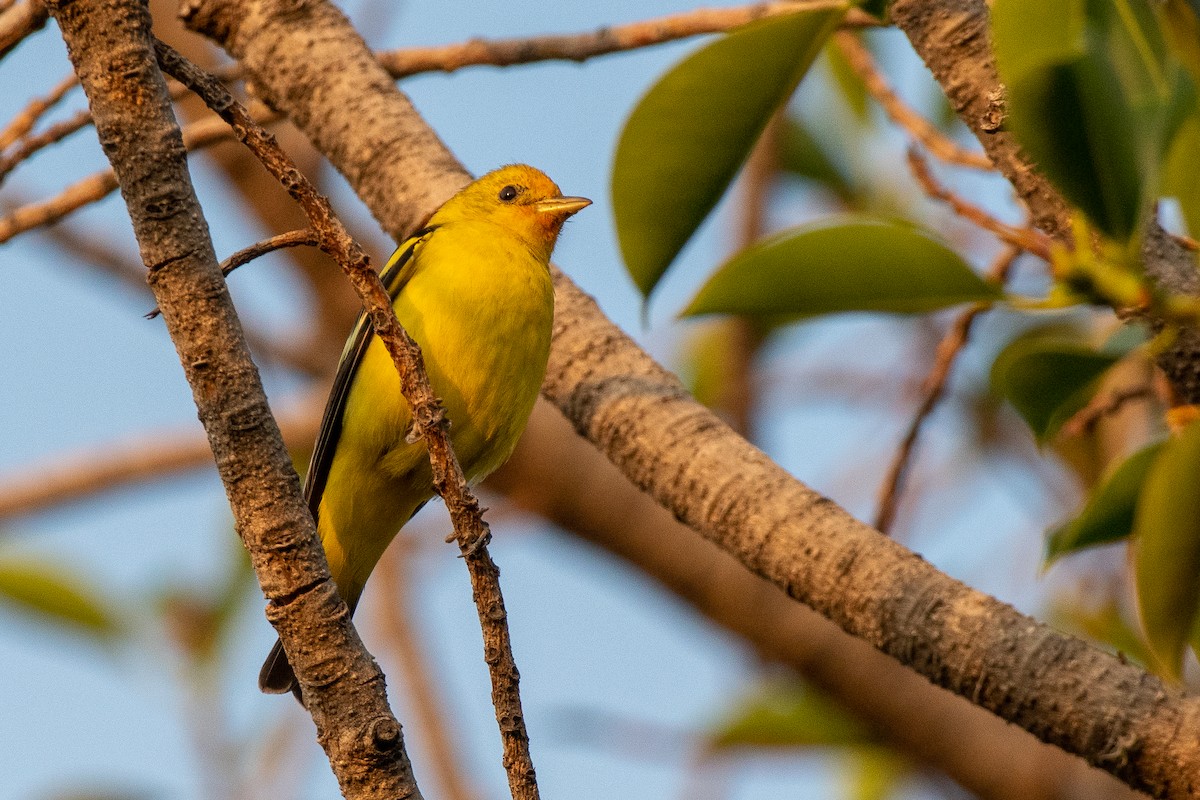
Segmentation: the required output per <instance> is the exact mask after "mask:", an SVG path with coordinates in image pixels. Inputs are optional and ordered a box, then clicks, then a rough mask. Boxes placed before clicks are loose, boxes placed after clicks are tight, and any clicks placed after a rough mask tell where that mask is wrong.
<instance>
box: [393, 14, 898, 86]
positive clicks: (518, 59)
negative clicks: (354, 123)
mask: <svg viewBox="0 0 1200 800" xmlns="http://www.w3.org/2000/svg"><path fill="white" fill-rule="evenodd" d="M840 5H842V3H841V2H840V0H838V1H836V2H831V0H794V1H793V2H775V3H756V4H753V5H747V6H738V7H736V8H700V9H696V10H694V11H686V12H684V13H682V14H672V15H670V16H665V17H659V18H657V19H648V20H642V21H639V22H631V23H629V24H627V25H612V26H608V27H604V28H600V29H598V30H596V31H591V32H588V33H574V34H561V35H554V36H532V37H520V38H513V39H471V40H469V41H466V42H460V43H456V44H449V45H441V46H438V47H413V48H406V49H404V50H391V51H386V52H381V53H378V54H377V58H378V59H379V63H381V64H383V66H384V69H386V70H387V71H388V72H389V73H390V74H391V75H392V76H393V77H395V78H404V77H407V76H410V75H415V74H417V73H421V72H454V71H455V70H459V69H462V68H463V67H471V66H493V67H507V66H513V65H516V64H531V63H535V62H539V61H576V62H582V61H587V60H588V59H590V58H595V57H596V56H603V55H608V54H610V53H619V52H624V51H626V50H636V49H638V48H641V47H650V46H652V45H656V44H663V43H665V42H673V41H676V40H678V39H686V38H688V37H691V36H699V35H701V34H705V33H720V32H722V31H727V30H729V29H730V28H736V27H737V26H739V25H745V24H746V23H748V22H753V21H754V20H757V19H763V18H764V17H774V16H779V15H781V14H794V13H796V12H797V11H803V10H813V9H828V8H835V7H837V6H840ZM843 24H844V25H848V26H853V27H870V26H876V25H878V24H879V21H878V20H877V19H875V18H874V17H872V16H871V15H870V14H866V13H864V12H862V11H861V10H859V9H851V10H850V11H849V12H848V13H847V14H846V18H845V22H844V23H843Z"/></svg>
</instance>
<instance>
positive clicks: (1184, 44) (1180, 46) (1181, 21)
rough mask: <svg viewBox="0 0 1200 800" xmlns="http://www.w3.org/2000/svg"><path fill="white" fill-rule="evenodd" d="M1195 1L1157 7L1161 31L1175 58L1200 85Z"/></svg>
mask: <svg viewBox="0 0 1200 800" xmlns="http://www.w3.org/2000/svg"><path fill="white" fill-rule="evenodd" d="M1197 5H1198V4H1197V3H1196V2H1195V0H1165V2H1163V3H1160V4H1159V5H1158V12H1159V15H1160V18H1161V19H1162V26H1161V27H1162V31H1163V34H1164V35H1165V36H1166V39H1167V43H1168V44H1169V45H1170V46H1171V50H1173V51H1174V53H1175V56H1176V57H1177V58H1178V59H1179V61H1180V62H1181V63H1182V64H1183V65H1184V66H1185V67H1186V68H1187V70H1188V71H1189V72H1190V73H1191V74H1192V80H1193V81H1194V82H1197V83H1200V8H1198V7H1197Z"/></svg>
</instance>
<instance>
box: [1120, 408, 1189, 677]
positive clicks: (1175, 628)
mask: <svg viewBox="0 0 1200 800" xmlns="http://www.w3.org/2000/svg"><path fill="white" fill-rule="evenodd" d="M1197 486H1200V424H1197V423H1192V424H1191V425H1189V426H1188V427H1187V428H1185V429H1184V431H1183V432H1182V433H1181V434H1179V435H1178V436H1175V437H1173V438H1172V439H1170V440H1169V441H1167V442H1166V443H1165V444H1164V446H1163V448H1162V452H1161V453H1160V454H1159V456H1158V458H1157V459H1156V460H1155V462H1154V464H1153V465H1152V466H1151V468H1150V472H1149V475H1147V476H1146V482H1145V485H1144V486H1143V487H1142V495H1141V498H1140V499H1139V500H1138V506H1137V517H1136V522H1135V524H1134V563H1133V567H1134V577H1135V579H1136V582H1137V596H1138V608H1139V611H1140V612H1141V617H1142V626H1143V627H1144V628H1145V630H1146V638H1147V640H1148V642H1149V644H1150V650H1151V652H1152V653H1153V655H1154V658H1155V660H1156V662H1157V664H1158V666H1159V667H1160V669H1161V670H1162V671H1163V672H1164V673H1165V674H1167V675H1170V676H1172V677H1175V678H1178V677H1179V674H1180V670H1181V669H1182V665H1183V648H1184V645H1185V644H1186V643H1187V642H1188V640H1189V637H1190V636H1191V633H1192V630H1193V627H1194V626H1195V624H1196V622H1197V610H1198V608H1200V492H1198V491H1197V490H1196V487H1197Z"/></svg>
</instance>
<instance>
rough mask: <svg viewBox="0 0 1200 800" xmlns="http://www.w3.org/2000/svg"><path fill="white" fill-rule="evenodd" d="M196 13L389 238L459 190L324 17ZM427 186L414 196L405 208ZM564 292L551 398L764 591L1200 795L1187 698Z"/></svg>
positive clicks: (409, 116) (373, 71)
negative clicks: (839, 490)
mask: <svg viewBox="0 0 1200 800" xmlns="http://www.w3.org/2000/svg"><path fill="white" fill-rule="evenodd" d="M186 8H187V17H186V19H187V20H188V22H189V25H191V26H192V27H194V28H196V29H198V30H200V31H202V32H204V33H207V34H208V35H211V36H213V37H214V38H215V39H216V40H217V41H218V42H219V43H220V44H222V46H224V47H225V48H226V49H227V50H228V51H229V52H230V53H231V54H232V55H233V56H234V57H235V58H237V59H238V60H239V61H240V62H241V63H242V65H243V67H244V68H245V69H246V70H247V72H248V73H249V74H251V75H253V76H254V81H255V85H256V86H257V87H259V90H260V91H261V92H262V93H263V95H264V96H265V97H267V98H268V99H269V100H270V102H272V103H273V104H274V105H276V106H277V107H278V108H279V109H280V110H281V111H283V112H284V113H286V114H287V115H288V116H289V117H291V118H292V119H293V120H294V121H296V122H297V124H298V125H299V126H300V127H301V128H302V129H303V130H305V132H306V133H307V134H308V136H309V138H310V139H311V140H312V141H313V142H314V143H315V144H316V146H317V147H318V149H321V150H322V151H324V152H325V153H326V154H327V155H328V156H329V157H330V159H331V161H332V162H333V164H334V166H335V167H336V168H337V169H339V170H340V171H341V172H342V173H343V174H344V175H346V177H347V178H348V179H349V180H350V182H351V185H352V186H353V187H354V189H355V190H356V191H357V192H358V193H359V195H360V196H361V197H362V198H363V199H364V200H365V201H366V203H367V204H368V206H370V207H371V209H372V211H373V213H374V214H375V215H376V217H377V218H379V219H380V220H381V221H382V222H383V225H384V227H385V228H386V229H387V230H389V231H390V232H393V233H397V232H401V231H407V230H410V229H411V228H412V226H413V225H415V224H416V221H418V220H420V219H421V218H422V217H423V216H425V215H426V214H428V213H429V212H430V211H432V209H433V208H434V207H435V205H436V204H437V202H439V201H441V200H443V199H445V197H446V196H448V195H449V193H450V192H451V191H452V190H453V189H454V188H456V187H457V186H459V185H461V184H462V183H463V182H465V181H466V180H467V177H468V176H467V175H465V174H464V173H463V172H462V170H461V168H460V167H459V166H458V165H457V162H456V161H455V160H454V159H453V157H452V156H451V155H450V154H449V153H448V151H446V149H445V148H444V146H443V145H442V144H441V143H440V142H439V141H438V140H437V139H436V136H435V135H434V134H433V132H432V131H430V130H429V129H428V128H427V127H426V126H425V125H424V123H423V122H422V121H421V120H420V118H419V117H418V116H417V115H416V113H415V112H414V111H413V110H412V108H411V106H410V105H409V104H408V102H407V101H406V100H405V99H404V98H403V96H402V95H401V94H400V93H399V91H398V90H397V89H395V88H394V87H393V86H391V84H390V82H386V74H385V73H384V72H383V70H382V69H381V68H380V67H378V65H376V64H374V62H373V61H372V60H371V58H370V54H369V52H368V51H367V50H366V48H365V46H364V45H363V43H362V41H361V38H360V37H358V36H357V34H355V33H354V32H353V30H352V29H351V28H350V26H349V24H348V22H346V20H345V19H344V18H343V17H342V16H341V14H340V13H338V12H337V11H336V10H335V9H333V8H332V7H330V6H328V5H327V4H325V3H321V2H316V1H314V2H309V3H306V4H304V5H303V6H298V5H296V4H294V3H280V2H278V1H277V0H259V1H258V2H253V1H252V2H244V3H232V2H229V0H213V1H212V2H203V1H202V0H195V1H194V2H189V3H188V4H187V6H186ZM367 105H369V106H370V107H371V108H372V113H369V114H368V113H364V111H363V110H362V109H363V108H364V107H365V106H367ZM327 126H328V127H327ZM380 147H386V148H388V149H387V150H386V151H380V149H379V148H380ZM417 176H420V177H417ZM426 178H428V182H427V183H425V185H423V186H422V187H420V191H415V192H411V193H410V192H408V191H406V188H410V187H412V185H413V182H414V180H425V179H426ZM556 286H557V309H556V331H555V343H554V349H553V352H552V355H551V363H550V367H549V373H548V375H547V382H546V385H545V387H544V390H543V393H544V394H545V396H546V397H547V398H548V399H550V400H551V401H552V402H553V403H554V404H555V405H557V406H558V407H559V408H560V409H561V410H562V411H563V413H564V414H565V415H566V416H567V417H568V418H569V419H570V420H571V421H572V423H573V425H574V426H575V428H576V430H577V431H579V432H580V433H581V434H582V435H584V436H585V437H587V438H588V439H589V440H590V441H591V442H592V443H593V444H594V445H595V446H596V447H597V448H599V449H600V450H601V451H602V452H603V453H604V454H605V455H606V456H607V457H608V458H609V459H610V460H611V461H613V463H614V464H616V465H617V466H618V467H619V468H620V469H621V470H622V472H624V473H625V474H626V476H628V477H629V478H630V479H631V480H632V481H633V483H634V484H635V485H637V486H639V487H641V488H642V489H643V490H645V491H647V492H648V493H650V494H652V495H653V496H654V497H655V498H656V499H657V500H658V501H659V502H660V503H662V504H663V505H664V506H666V507H667V508H668V509H670V510H671V511H672V512H673V513H674V514H675V515H676V516H677V517H678V518H679V519H681V520H682V521H684V522H686V523H687V524H688V525H690V526H691V527H693V528H694V529H696V530H697V531H698V532H700V533H701V534H702V535H704V536H705V537H706V538H709V539H710V540H712V541H713V542H715V543H716V544H718V545H719V546H720V547H721V548H723V549H725V550H726V551H728V552H730V553H731V554H733V555H734V556H735V557H736V558H738V560H740V561H741V562H742V563H743V564H744V565H746V566H747V567H748V568H749V569H750V570H752V571H753V572H755V573H756V574H758V575H761V576H762V577H764V578H766V579H768V580H769V581H770V582H772V583H774V584H775V585H777V586H779V587H780V588H782V589H783V590H784V591H786V592H787V593H788V594H789V595H791V596H792V597H793V598H795V599H797V600H800V601H802V602H804V603H807V604H808V605H810V606H812V607H813V608H815V609H816V610H817V611H819V612H820V613H822V614H823V615H825V616H827V617H829V618H830V619H832V620H833V621H834V622H836V623H837V624H838V625H840V626H841V627H842V628H843V629H844V630H846V631H848V632H850V633H852V634H854V635H856V636H859V637H860V638H862V639H864V640H866V641H867V642H869V643H871V644H873V645H874V646H875V647H877V648H879V649H880V650H882V651H883V652H885V653H887V654H889V655H892V656H893V657H895V658H896V659H898V660H900V661H901V662H903V663H905V664H907V665H909V666H910V667H911V668H913V669H914V670H916V671H918V672H919V673H921V674H922V675H924V676H925V677H926V678H928V679H929V680H931V681H933V682H934V683H936V684H938V685H940V686H943V687H945V688H948V689H950V690H951V691H953V692H955V693H957V694H960V695H962V696H964V697H966V698H968V699H970V700H972V701H973V702H975V703H976V704H978V705H980V706H982V707H984V708H986V709H988V710H990V711H992V712H994V713H996V714H997V715H999V716H1001V717H1003V718H1004V719H1007V720H1009V721H1011V722H1014V723H1015V724H1017V725H1020V726H1021V727H1024V728H1026V729H1027V730H1029V731H1030V732H1032V733H1033V734H1034V735H1036V736H1038V737H1039V738H1041V739H1043V740H1044V741H1047V742H1050V743H1052V744H1056V745H1059V746H1060V747H1062V748H1064V749H1066V750H1068V751H1070V752H1074V753H1078V754H1080V755H1083V756H1084V757H1086V758H1087V759H1088V760H1089V761H1091V762H1092V763H1094V764H1096V765H1098V766H1101V767H1103V768H1105V769H1107V770H1109V771H1111V772H1113V773H1114V774H1115V775H1117V776H1118V777H1121V778H1122V779H1123V780H1125V781H1126V782H1128V783H1129V784H1131V785H1132V786H1135V787H1138V788H1144V789H1146V790H1148V791H1150V792H1151V793H1153V794H1156V795H1159V796H1163V797H1188V796H1193V795H1194V794H1195V790H1194V788H1193V786H1194V784H1196V783H1197V782H1198V781H1200V749H1198V748H1197V747H1196V745H1195V742H1193V741H1191V740H1190V739H1188V738H1186V737H1180V736H1178V735H1177V734H1178V732H1179V731H1188V730H1194V729H1195V725H1196V722H1197V721H1198V720H1200V705H1198V704H1197V702H1196V701H1195V700H1194V699H1192V698H1188V697H1186V696H1184V695H1183V694H1182V693H1181V692H1180V691H1178V690H1177V689H1173V688H1170V687H1167V686H1164V685H1163V684H1162V683H1161V682H1160V681H1159V680H1158V679H1156V678H1154V677H1153V676H1151V675H1149V674H1147V673H1145V672H1144V671H1142V670H1140V669H1138V668H1136V667H1134V666H1132V665H1129V664H1127V663H1124V662H1123V661H1121V660H1118V659H1117V658H1114V657H1112V656H1109V655H1108V654H1105V653H1102V652H1100V651H1098V650H1096V649H1095V648H1092V647H1090V646H1088V645H1087V644H1085V643H1084V642H1082V641H1080V640H1078V639H1074V638H1072V637H1069V636H1064V635H1062V634H1059V633H1057V632H1055V631H1053V630H1051V629H1049V628H1048V627H1046V626H1044V625H1041V624H1039V623H1038V622H1036V621H1035V620H1033V619H1031V618H1029V617H1027V616H1024V615H1022V614H1019V613H1017V612H1016V611H1015V610H1014V609H1012V608H1011V607H1009V606H1007V605H1005V604H1003V603H1000V602H998V601H996V600H994V599H992V598H989V597H987V596H985V595H983V594H981V593H979V592H976V591H973V590H971V589H970V588H968V587H966V586H964V585H963V584H961V583H959V582H957V581H954V580H952V579H951V578H949V577H947V576H945V575H943V574H941V573H939V572H938V571H937V570H935V569H934V568H932V567H931V566H930V565H929V564H927V563H925V562H924V561H923V560H922V559H920V558H919V557H918V556H916V555H914V554H913V553H911V552H909V551H908V550H906V549H904V548H903V547H902V546H900V545H898V544H896V543H895V542H892V541H890V540H888V539H886V538H884V537H882V536H880V535H879V534H878V533H877V532H876V531H874V530H872V529H870V528H869V527H867V526H866V525H864V524H863V523H860V522H858V521H857V520H854V519H853V518H852V517H850V516H849V515H848V514H847V513H846V512H845V511H843V510H842V509H840V508H839V507H838V506H837V505H836V504H834V503H833V502H832V501H830V500H828V499H827V498H824V497H821V496H820V495H818V494H817V493H816V492H814V491H812V490H811V489H809V488H808V487H806V486H804V485H802V484H800V483H799V482H797V481H796V480H794V479H793V478H791V477H790V476H789V475H787V474H786V473H785V472H784V471H783V470H782V469H780V468H779V467H778V466H777V465H775V464H773V463H772V462H771V461H770V460H769V459H768V458H766V456H764V455H763V454H762V453H761V452H759V451H758V450H756V449H755V448H754V447H752V446H751V445H749V444H748V443H746V442H745V441H744V440H742V439H741V438H739V437H737V436H736V435H735V434H734V433H733V432H732V431H730V430H729V428H728V427H727V426H725V425H724V424H723V423H721V422H720V421H719V420H718V419H716V418H715V417H714V416H713V415H712V414H711V413H710V412H709V411H707V410H706V409H704V408H703V407H701V406H699V405H698V404H697V403H695V401H693V400H692V399H691V398H689V397H688V396H687V394H686V392H685V391H684V390H683V389H682V387H681V386H680V385H679V383H678V381H677V380H676V379H675V378H674V376H671V375H670V374H669V373H667V372H666V371H665V370H663V369H662V368H661V367H659V366H658V365H657V364H655V363H654V362H653V361H652V360H651V359H650V358H649V357H648V356H647V355H646V354H645V353H643V352H642V351H641V350H640V349H639V348H638V347H637V346H636V345H635V344H634V343H633V342H631V341H630V340H629V339H628V338H627V337H626V336H625V335H624V334H623V333H622V332H621V331H619V330H618V329H617V328H616V327H615V326H613V325H612V323H611V322H609V321H608V320H607V319H606V318H605V317H604V316H603V315H602V314H601V313H600V312H599V310H598V309H597V308H596V307H595V304H594V303H592V301H591V300H590V298H587V297H586V296H585V295H583V294H582V293H581V292H580V291H579V290H578V289H577V288H576V287H575V286H574V285H573V284H572V283H571V282H570V281H569V280H568V279H566V278H564V277H562V276H561V275H560V276H558V278H557V281H556Z"/></svg>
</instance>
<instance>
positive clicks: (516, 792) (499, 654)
mask: <svg viewBox="0 0 1200 800" xmlns="http://www.w3.org/2000/svg"><path fill="white" fill-rule="evenodd" d="M155 46H156V52H157V55H158V58H159V63H160V65H161V67H162V68H163V71H164V72H167V73H168V74H170V75H172V76H173V77H175V78H176V79H177V80H179V81H180V82H182V83H183V84H184V85H186V86H187V87H188V88H189V89H191V90H192V91H193V92H195V93H196V94H197V95H198V96H199V97H200V98H201V99H202V100H204V102H205V104H206V105H208V107H209V108H211V109H213V110H214V111H216V112H217V113H218V114H219V115H220V116H221V118H222V119H224V120H225V121H226V123H228V124H229V126H230V127H232V128H233V131H234V134H235V135H236V136H237V138H238V140H239V141H240V142H242V143H243V144H245V145H246V146H247V147H248V148H249V149H250V150H251V152H253V153H254V154H255V156H257V157H258V159H259V160H260V161H261V162H262V164H263V166H265V167H266V168H267V171H268V172H270V173H271V174H272V175H274V176H275V178H276V179H277V180H279V181H280V183H281V184H282V185H283V186H284V188H285V189H287V191H288V193H289V194H291V195H292V197H293V198H294V199H295V200H296V201H297V202H298V203H299V204H300V207H301V208H302V209H303V210H304V212H305V214H307V215H308V217H309V220H310V222H311V224H312V227H313V230H314V231H316V233H317V235H318V237H319V238H320V246H321V249H322V250H324V251H325V252H327V253H328V254H329V255H330V256H332V257H333V258H334V259H335V260H336V261H337V262H338V264H339V265H340V266H341V267H342V269H343V271H344V272H345V273H346V275H347V277H348V278H349V279H350V282H351V284H353V286H354V288H355V291H357V292H358V294H359V297H360V298H361V300H362V302H363V306H364V308H365V310H366V312H367V315H368V317H369V319H370V321H371V326H372V329H373V330H374V332H375V335H376V336H378V337H379V339H380V341H382V342H383V344H384V346H385V347H386V348H387V351H388V353H389V354H390V355H391V357H392V361H393V362H394V363H395V366H396V371H397V372H398V373H399V376H400V386H401V392H402V393H403V395H404V397H405V399H406V400H407V401H408V405H409V409H410V410H411V413H412V419H413V429H414V432H415V433H416V434H417V435H418V436H419V437H420V438H421V439H423V440H424V442H425V444H426V447H427V449H428V450H429V458H430V462H431V464H432V467H433V475H434V488H435V490H436V491H437V493H438V494H439V495H441V497H442V499H443V501H444V502H445V504H446V508H447V510H449V512H450V519H451V521H452V522H453V523H454V535H455V537H456V538H457V540H458V543H459V548H460V550H461V551H462V554H463V556H464V557H465V559H466V562H467V566H468V568H469V570H470V574H471V585H472V587H473V589H474V596H475V602H476V605H477V606H478V608H479V620H480V625H481V627H482V628H483V631H484V647H485V654H486V658H485V661H487V664H488V668H489V670H488V671H489V673H490V675H491V679H492V700H493V702H494V703H495V705H496V719H497V721H498V722H499V723H500V730H501V739H502V743H503V751H504V755H503V761H504V766H505V769H506V771H507V772H508V780H509V788H510V790H511V791H512V795H513V798H514V800H537V798H538V796H539V795H538V789H537V782H536V776H535V774H534V770H533V762H532V759H531V758H530V755H529V736H528V733H527V732H526V729H525V719H524V714H523V712H522V710H521V701H520V694H519V691H518V680H519V678H518V674H517V669H516V664H515V662H514V660H513V657H512V647H511V641H510V638H509V633H508V625H507V619H506V614H505V611H504V601H503V598H502V596H501V593H500V584H499V570H498V569H496V565H495V564H494V563H493V562H492V560H491V557H490V556H489V555H488V552H487V541H488V539H489V538H490V536H491V534H490V532H489V531H488V527H487V523H486V522H485V521H484V519H483V516H482V508H481V507H480V505H479V501H478V500H477V499H476V498H475V497H474V495H473V494H471V491H470V489H469V488H468V487H467V482H466V478H465V476H464V475H463V471H462V467H461V466H460V465H459V463H458V459H457V458H456V457H455V455H454V451H453V449H452V448H451V446H450V437H449V430H448V425H447V422H446V417H445V414H444V413H443V411H442V408H441V405H440V403H439V401H438V399H437V397H436V396H435V395H434V393H433V390H432V389H431V388H430V386H429V379H428V376H427V375H426V373H425V366H424V362H423V360H422V357H421V351H420V349H419V348H418V347H417V344H416V343H415V342H414V341H413V340H412V338H410V337H409V336H408V334H407V333H406V332H405V331H404V328H403V327H402V326H401V325H400V323H399V321H398V320H397V319H396V314H395V312H394V311H393V310H392V303H391V297H390V296H389V295H388V292H387V290H386V289H385V288H384V286H383V284H382V283H381V282H380V280H379V276H378V275H377V274H376V273H375V272H374V270H372V269H371V266H370V262H369V260H368V258H367V255H366V253H364V252H363V251H362V249H361V248H360V247H359V246H358V244H357V243H355V242H354V240H353V239H351V237H350V235H349V234H348V233H347V232H346V229H345V228H344V227H343V226H342V224H341V222H340V221H339V220H338V219H337V217H336V216H334V214H333V210H332V208H331V207H330V205H329V201H328V200H327V199H326V198H325V197H323V196H322V195H321V194H320V193H318V192H317V190H316V187H314V186H313V185H312V184H311V183H310V182H309V181H308V179H307V178H306V177H304V175H303V174H302V173H300V171H299V170H297V169H296V168H295V166H294V165H293V164H292V162H291V160H290V159H289V158H288V156H287V154H286V153H284V152H283V151H282V149H280V148H279V146H278V144H276V143H275V138H274V137H273V136H271V135H270V134H269V133H267V131H266V130H264V129H263V128H262V126H260V125H259V124H258V123H257V122H255V120H254V119H253V117H252V116H251V115H250V113H249V112H248V111H247V110H246V109H245V108H244V107H243V106H242V105H241V104H240V103H238V102H237V101H236V100H235V99H234V98H233V96H232V95H231V94H230V93H229V91H228V90H227V89H226V88H225V87H224V86H223V85H222V84H221V83H220V81H218V80H217V79H216V78H214V77H213V76H211V75H209V74H207V73H205V72H204V71H203V70H201V69H200V68H199V67H196V66H195V65H194V64H191V63H190V62H189V61H187V59H185V58H184V57H183V56H181V55H180V54H178V53H177V52H175V51H174V50H172V49H171V48H170V47H168V46H167V45H165V44H163V43H162V42H156V45H155Z"/></svg>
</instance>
